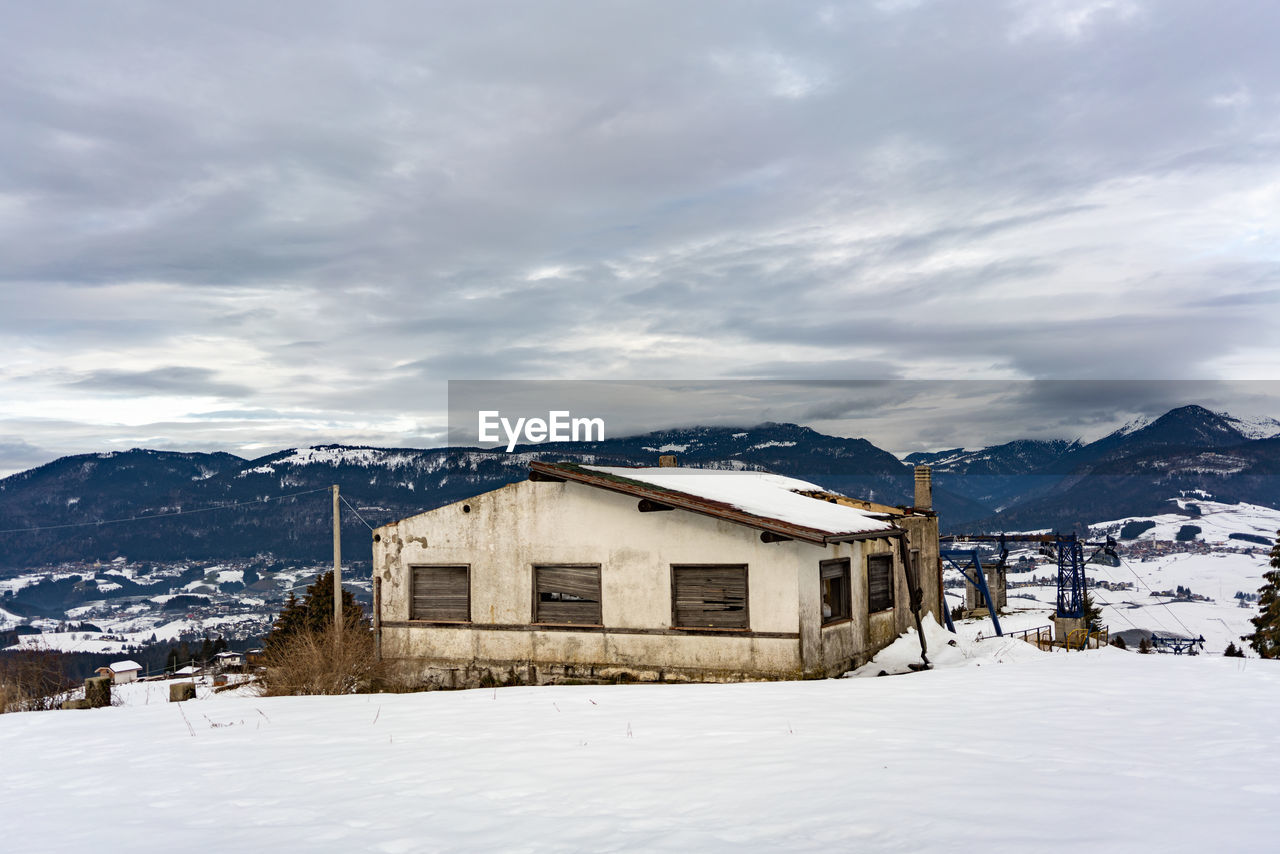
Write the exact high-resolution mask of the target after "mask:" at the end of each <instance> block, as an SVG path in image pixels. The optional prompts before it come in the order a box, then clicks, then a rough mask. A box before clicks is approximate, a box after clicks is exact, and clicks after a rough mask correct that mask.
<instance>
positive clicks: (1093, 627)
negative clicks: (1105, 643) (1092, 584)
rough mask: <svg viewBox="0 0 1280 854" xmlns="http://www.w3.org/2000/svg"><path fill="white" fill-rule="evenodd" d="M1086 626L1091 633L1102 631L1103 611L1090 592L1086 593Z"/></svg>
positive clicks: (1086, 591)
mask: <svg viewBox="0 0 1280 854" xmlns="http://www.w3.org/2000/svg"><path fill="white" fill-rule="evenodd" d="M1084 626H1085V629H1086V630H1087V631H1090V632H1100V631H1102V609H1101V608H1100V607H1098V603H1097V602H1094V601H1093V594H1092V593H1090V592H1089V591H1088V590H1085V591H1084Z"/></svg>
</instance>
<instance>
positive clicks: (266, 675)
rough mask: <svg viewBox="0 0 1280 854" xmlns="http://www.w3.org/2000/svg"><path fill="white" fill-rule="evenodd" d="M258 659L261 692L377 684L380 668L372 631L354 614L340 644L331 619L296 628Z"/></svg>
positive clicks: (336, 690) (356, 689)
mask: <svg viewBox="0 0 1280 854" xmlns="http://www.w3.org/2000/svg"><path fill="white" fill-rule="evenodd" d="M263 664H264V667H265V670H264V672H263V673H262V674H261V675H260V676H259V678H258V683H259V686H260V689H261V691H262V694H263V695H264V696H267V697H282V696H299V695H313V694H356V693H360V692H364V691H370V690H377V686H378V685H379V683H380V682H381V678H382V673H383V667H382V665H381V663H380V662H379V661H378V660H377V655H376V651H375V648H374V639H373V632H371V631H369V629H368V628H367V627H366V626H365V625H363V624H362V621H356V620H349V621H348V623H347V626H346V630H345V631H344V632H343V633H342V646H341V647H340V648H339V647H337V645H336V644H335V643H334V636H333V627H332V625H329V626H326V627H325V628H324V629H323V630H320V631H314V630H303V631H298V632H297V633H295V634H294V635H293V636H292V637H290V638H289V639H288V640H287V641H285V642H284V643H283V644H282V645H280V646H278V647H277V648H276V649H274V650H272V651H271V652H270V653H268V654H267V656H266V660H265V661H264V662H263Z"/></svg>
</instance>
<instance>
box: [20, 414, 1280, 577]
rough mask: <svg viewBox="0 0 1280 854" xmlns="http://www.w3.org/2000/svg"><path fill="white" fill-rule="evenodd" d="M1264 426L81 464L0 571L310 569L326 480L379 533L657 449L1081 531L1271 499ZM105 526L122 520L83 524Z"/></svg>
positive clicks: (41, 481)
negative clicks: (924, 469)
mask: <svg viewBox="0 0 1280 854" xmlns="http://www.w3.org/2000/svg"><path fill="white" fill-rule="evenodd" d="M1276 423H1277V422H1275V421H1274V420H1273V419H1251V420H1246V419H1238V418H1234V417H1232V416H1229V415H1225V414H1222V413H1215V412H1211V411H1209V410H1208V409H1205V408H1203V407H1200V406H1186V407H1181V408H1179V409H1175V410H1172V411H1170V412H1168V413H1166V414H1165V415H1163V416H1161V417H1160V418H1157V419H1155V420H1152V421H1150V422H1147V423H1143V424H1141V425H1139V424H1138V423H1137V422H1133V423H1132V424H1131V425H1127V426H1126V428H1122V429H1121V430H1118V431H1115V432H1114V433H1112V434H1110V435H1109V436H1106V437H1104V438H1103V439H1100V440H1098V441H1096V442H1092V443H1090V444H1088V445H1081V444H1080V443H1079V442H1072V441H1066V440H1050V441H1044V440H1018V441H1013V442H1007V443H1005V444H1002V445H996V446H992V447H988V448H981V449H978V450H965V449H962V448H954V449H950V450H947V451H941V452H936V453H929V454H923V453H914V454H910V455H908V456H907V457H906V458H905V460H899V459H897V458H896V457H894V456H893V455H892V454H890V453H888V452H887V451H884V450H882V449H880V448H877V447H876V446H875V445H873V444H871V443H870V442H868V441H866V440H865V439H857V438H844V437H838V436H827V435H824V434H822V433H818V432H817V431H815V430H813V429H811V428H808V427H803V426H799V425H796V424H773V423H770V424H761V425H757V426H755V427H750V428H743V427H690V428H681V429H672V430H662V431H657V432H654V433H649V434H646V435H643V436H631V437H621V438H614V439H608V440H606V441H602V442H577V443H556V444H544V445H522V446H517V448H516V449H515V451H514V452H513V453H506V451H505V449H503V448H433V449H413V448H368V447H351V446H344V445H317V446H313V447H309V448H292V449H289V450H285V451H280V452H278V453H274V454H268V455H266V456H263V457H259V458H257V459H254V460H244V459H241V458H239V457H235V456H232V455H230V454H180V453H169V452H162V451H149V450H132V451H125V452H113V453H109V454H82V455H79V456H75V457H65V458H63V459H60V460H56V461H54V462H52V463H49V464H48V465H45V466H41V467H39V468H37V469H32V470H30V471H26V472H21V473H19V474H16V475H13V476H11V477H8V478H5V479H4V480H0V531H8V532H9V533H7V534H6V533H0V565H4V564H8V565H11V566H32V565H42V564H46V563H53V562H57V561H59V560H71V559H80V558H85V557H93V558H107V559H109V558H112V557H115V556H116V555H120V554H125V555H129V556H130V557H133V558H139V559H143V558H146V559H157V560H163V559H170V558H205V557H207V558H212V559H221V558H229V557H236V556H252V555H254V554H258V553H263V552H270V553H273V554H276V555H279V556H281V557H290V558H297V559H318V558H322V557H323V556H324V553H325V551H326V550H327V549H328V548H329V547H330V546H329V539H330V538H329V534H328V532H327V528H328V525H329V519H328V509H327V498H325V497H321V496H318V495H316V494H315V493H320V492H323V491H326V490H327V489H328V488H329V487H330V486H331V485H333V484H337V485H338V486H339V488H340V492H341V495H342V497H343V498H344V499H346V501H347V502H349V503H350V504H351V506H353V507H355V508H356V509H357V510H358V511H359V512H360V514H361V515H362V516H363V517H364V519H365V521H367V522H368V523H369V524H371V525H379V524H383V523H385V522H389V521H393V520H395V519H399V518H403V517H405V516H410V515H413V514H415V513H419V512H422V511H424V510H429V509H431V508H434V507H438V506H441V505H443V504H448V503H450V502H453V501H459V500H462V499H464V498H468V497H470V496H473V495H476V494H478V493H481V492H486V491H488V490H491V489H496V488H498V487H500V486H503V485H504V484H507V483H511V482H514V481H517V480H522V479H524V478H525V477H526V476H527V471H528V465H529V463H530V462H531V461H533V460H548V461H569V462H578V463H583V464H587V465H605V466H610V465H653V464H655V463H656V462H657V457H658V456H659V455H660V454H668V453H674V454H676V455H678V457H679V464H680V465H682V466H691V467H704V468H731V469H739V470H760V469H763V470H768V471H772V472H776V473H779V474H784V475H789V476H792V477H797V478H800V479H802V480H808V481H811V482H814V483H818V484H821V485H822V486H823V487H824V488H827V489H831V490H834V491H837V492H842V493H844V494H846V495H855V496H859V497H864V498H869V499H871V500H874V501H879V502H882V503H886V504H907V503H910V502H911V501H912V477H911V472H910V468H909V466H911V465H915V464H919V463H927V464H929V465H932V466H933V467H934V471H935V478H934V486H935V489H934V506H935V509H937V510H938V512H939V514H940V516H941V517H942V520H943V526H944V528H949V529H951V530H976V529H978V528H979V527H982V528H988V529H993V530H999V529H1005V528H1007V529H1014V528H1022V529H1028V528H1045V527H1059V528H1061V529H1063V530H1069V529H1073V528H1081V529H1082V528H1083V526H1084V525H1086V524H1087V523H1088V522H1089V521H1091V520H1096V519H1098V518H1119V517H1121V516H1126V515H1135V514H1145V513H1150V512H1153V511H1154V510H1155V503H1158V501H1159V500H1161V497H1162V496H1166V495H1169V494H1170V493H1171V490H1172V491H1174V492H1176V491H1177V490H1196V489H1199V490H1203V491H1205V492H1207V493H1210V494H1212V495H1214V496H1215V497H1217V498H1218V500H1222V501H1228V502H1230V501H1250V502H1253V503H1257V504H1267V505H1274V504H1280V487H1278V486H1277V479H1276V478H1277V474H1278V473H1280V438H1262V439H1251V438H1249V437H1250V436H1252V435H1260V434H1265V433H1267V431H1269V430H1270V428H1271V426H1274V425H1275V424H1276ZM904 463H906V464H905V465H904ZM1101 484H1105V486H1101ZM193 509H199V510H200V511H201V513H200V514H198V515H193V514H190V513H189V512H188V511H190V510H193ZM177 514H182V515H177ZM149 517H157V518H154V519H152V518H149ZM113 520H124V521H126V522H129V524H112V525H100V524H96V523H100V522H110V521H113ZM57 526H64V527H57ZM348 526H349V528H350V530H349V535H350V537H351V538H352V542H353V543H355V542H360V541H361V540H362V539H364V538H365V537H367V535H368V529H367V528H365V527H364V526H363V524H362V523H360V522H359V521H357V520H354V519H346V518H344V528H346V527H348ZM31 529H40V530H31Z"/></svg>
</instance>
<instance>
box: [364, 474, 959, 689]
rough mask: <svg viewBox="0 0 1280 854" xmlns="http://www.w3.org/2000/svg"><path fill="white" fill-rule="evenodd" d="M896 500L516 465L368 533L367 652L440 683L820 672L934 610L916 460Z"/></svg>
mask: <svg viewBox="0 0 1280 854" xmlns="http://www.w3.org/2000/svg"><path fill="white" fill-rule="evenodd" d="M664 462H665V461H664ZM672 462H673V461H672ZM915 504H916V506H914V507H909V508H897V507H886V506H882V505H876V504H871V503H870V502H864V501H857V500H854V499H848V498H845V497H843V496H837V495H834V494H831V493H828V492H824V491H823V490H822V489H821V488H820V487H818V486H815V485H814V484H811V483H807V482H805V481H802V480H797V479H794V478H789V477H783V476H780V475H774V474H769V473H765V472H751V471H721V470H708V469H692V468H680V467H675V466H664V467H658V468H622V467H602V466H588V465H577V464H571V463H540V462H535V463H533V464H532V465H531V467H530V476H529V479H528V480H526V481H522V482H519V483H513V484H509V485H507V486H504V487H502V488H501V489H497V490H494V491H492V492H488V493H485V494H483V495H478V496H476V497H474V498H470V499H468V500H466V501H460V502H457V503H454V504H450V505H447V506H445V507H440V508H437V509H435V510H431V511H429V512H426V513H421V514H419V515H417V516H412V517H410V518H408V519H403V520H401V521H399V522H396V523H393V524H390V525H385V526H383V527H381V528H378V529H377V530H376V531H375V532H374V536H373V540H374V542H373V560H374V577H375V579H376V582H375V620H374V622H375V628H376V629H377V632H378V639H379V640H378V643H379V649H380V652H381V655H382V657H383V659H384V660H385V661H387V662H388V663H389V664H390V665H391V666H392V667H393V668H394V669H395V670H397V671H398V672H399V674H400V676H401V677H402V678H404V679H406V680H408V681H409V682H411V683H415V684H423V685H437V686H442V687H463V686H474V685H480V684H497V683H513V682H524V683H546V682H558V681H568V680H584V681H600V680H625V679H636V680H646V681H647V680H664V681H737V680H750V679H796V678H811V677H822V676H832V675H837V674H839V673H842V672H844V671H846V670H848V669H849V668H850V667H853V666H857V665H860V664H862V663H864V662H866V661H867V660H868V659H870V658H871V657H872V656H873V655H875V653H876V652H877V651H879V650H880V649H882V648H883V647H885V646H886V645H888V644H889V643H890V642H891V641H892V640H893V639H894V638H895V637H897V636H898V635H899V634H900V633H902V632H903V631H905V630H906V629H907V628H908V626H910V625H912V624H913V621H914V620H915V619H916V617H917V616H919V617H920V618H922V619H935V620H936V619H938V618H939V614H940V610H939V608H940V602H941V601H942V584H941V572H940V569H939V560H938V522H937V517H936V516H935V515H934V514H933V512H932V511H931V509H930V507H931V486H930V481H929V472H928V469H927V468H923V467H922V468H921V469H918V470H917V473H916V501H915ZM909 576H911V577H914V578H919V579H920V582H919V583H918V586H917V591H918V595H917V600H918V601H919V605H920V609H919V614H918V615H917V614H913V613H912V608H911V600H912V597H911V596H910V586H909V584H908V577H909Z"/></svg>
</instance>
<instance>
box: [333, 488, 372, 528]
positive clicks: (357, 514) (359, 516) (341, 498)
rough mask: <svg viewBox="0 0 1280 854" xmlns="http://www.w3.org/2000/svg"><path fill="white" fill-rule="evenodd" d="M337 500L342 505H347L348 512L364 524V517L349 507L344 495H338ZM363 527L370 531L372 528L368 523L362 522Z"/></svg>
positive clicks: (349, 503)
mask: <svg viewBox="0 0 1280 854" xmlns="http://www.w3.org/2000/svg"><path fill="white" fill-rule="evenodd" d="M338 498H339V499H340V500H341V501H342V503H343V504H345V505H347V509H348V510H350V511H351V512H352V513H354V514H356V518H357V519H359V520H360V521H361V522H364V517H363V516H361V515H360V511H359V510H357V509H356V508H354V507H352V506H351V502H350V501H348V500H347V497H346V496H345V495H342V494H339V495H338ZM364 526H365V527H366V528H368V529H369V530H370V531H372V530H373V526H372V525H370V524H369V523H368V522H364Z"/></svg>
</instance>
